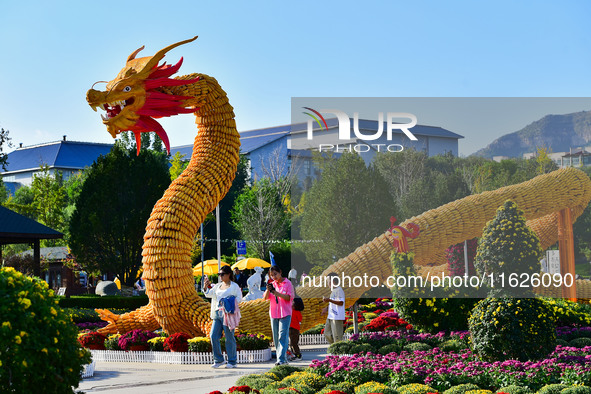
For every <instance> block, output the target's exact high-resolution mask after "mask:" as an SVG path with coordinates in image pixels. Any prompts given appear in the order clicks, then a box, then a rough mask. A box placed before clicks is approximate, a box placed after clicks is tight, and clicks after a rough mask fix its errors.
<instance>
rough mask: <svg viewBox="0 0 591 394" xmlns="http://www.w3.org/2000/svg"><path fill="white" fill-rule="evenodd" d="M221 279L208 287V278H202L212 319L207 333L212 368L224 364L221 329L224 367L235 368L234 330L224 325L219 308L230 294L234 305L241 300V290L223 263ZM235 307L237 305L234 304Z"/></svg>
mask: <svg viewBox="0 0 591 394" xmlns="http://www.w3.org/2000/svg"><path fill="white" fill-rule="evenodd" d="M219 277H220V279H221V282H220V283H217V284H215V285H214V286H213V287H211V288H209V286H210V282H209V278H207V277H205V279H204V280H203V288H204V289H206V291H205V293H204V294H205V296H206V297H207V298H211V313H210V317H211V319H212V320H213V324H212V325H211V332H210V334H209V337H210V340H211V348H212V350H213V358H214V364H213V365H212V368H219V367H221V366H222V365H224V364H225V361H224V356H223V355H222V346H221V344H220V339H221V338H222V331H223V332H224V333H225V335H226V353H227V354H228V364H227V365H226V368H236V363H237V361H238V360H237V356H236V338H235V337H234V330H233V329H232V330H231V329H230V328H229V327H228V326H227V325H224V315H223V312H222V311H221V310H220V301H221V300H222V299H224V298H228V297H231V296H234V297H236V301H237V302H236V305H237V304H238V303H240V302H241V301H242V290H240V287H239V286H238V285H237V284H236V283H235V282H233V281H232V280H233V278H234V276H233V275H232V269H231V268H230V267H229V266H227V265H224V266H223V267H222V268H221V269H220V272H219ZM236 307H237V306H236Z"/></svg>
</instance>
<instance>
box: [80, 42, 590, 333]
mask: <svg viewBox="0 0 591 394" xmlns="http://www.w3.org/2000/svg"><path fill="white" fill-rule="evenodd" d="M195 38H197V37H195ZM195 38H193V39H191V40H186V41H182V42H179V43H176V44H173V45H171V46H169V47H167V48H165V49H163V50H161V51H159V52H158V53H157V54H156V55H154V56H152V57H145V58H138V59H136V58H135V56H136V55H137V53H138V52H139V51H140V50H141V49H143V47H142V48H140V49H138V50H137V51H135V52H134V53H132V54H131V55H130V56H129V58H128V60H127V64H126V67H125V68H123V70H121V72H120V73H119V75H118V76H117V78H116V79H114V80H113V81H111V82H109V83H108V84H107V89H106V90H105V91H97V90H94V89H91V90H89V91H88V93H87V100H88V102H89V104H90V105H91V107H92V108H93V109H95V110H96V108H102V109H105V110H106V111H107V116H106V117H103V123H104V124H105V125H106V126H107V130H108V131H109V132H110V133H111V134H112V135H113V136H116V135H117V134H118V133H119V132H120V131H121V130H131V131H133V132H134V133H135V134H136V138H137V139H138V141H139V134H140V133H141V132H145V131H156V132H157V133H158V135H159V136H160V137H161V138H162V140H163V141H164V143H165V144H166V146H167V149H168V148H169V144H168V138H167V136H166V133H165V132H164V130H163V129H162V127H161V126H160V125H159V124H158V122H156V121H155V120H154V118H158V117H163V116H171V115H175V114H178V113H189V112H191V113H195V115H196V117H197V119H196V123H197V126H198V134H197V137H196V138H195V143H194V146H193V154H192V157H191V160H190V163H189V166H188V167H187V169H186V170H185V171H184V172H183V173H182V174H181V175H180V176H179V177H178V178H177V179H176V180H175V181H173V182H172V184H171V185H170V187H169V188H168V189H167V190H166V192H165V193H164V196H163V197H162V198H161V199H160V200H159V201H158V202H157V203H156V205H155V206H154V209H153V211H152V214H151V215H150V219H149V220H148V224H147V227H146V233H145V235H144V246H143V253H142V255H143V260H142V263H143V279H144V280H145V283H146V293H147V295H148V298H149V300H150V301H149V304H148V305H146V306H144V307H142V308H139V309H137V310H135V311H132V312H130V313H126V314H123V315H116V314H113V313H111V312H109V311H106V310H97V311H98V312H99V313H100V315H101V317H102V318H103V319H104V320H106V321H109V322H110V324H109V325H108V326H107V327H105V328H103V329H101V330H100V331H101V332H103V333H115V332H119V333H124V332H128V331H131V330H133V329H145V330H154V329H156V328H158V327H162V328H163V329H164V330H165V331H167V332H168V333H174V332H185V333H188V334H191V335H208V334H209V331H210V328H211V319H210V317H209V313H210V312H209V311H210V304H209V302H207V301H204V300H203V299H201V298H200V297H199V296H198V295H197V292H196V290H195V287H194V279H193V271H192V268H191V259H190V252H191V246H192V242H193V239H194V237H195V235H196V234H197V231H198V228H199V225H200V224H201V222H202V221H203V220H204V218H205V216H206V215H207V214H208V213H209V212H211V211H212V210H213V209H214V208H215V206H216V205H217V204H218V202H219V201H220V200H221V199H222V198H223V197H224V195H225V194H226V192H227V191H228V189H229V188H230V186H231V184H232V181H233V178H234V175H235V172H236V168H237V164H238V160H239V157H238V154H239V149H240V141H239V134H238V132H237V131H236V124H235V121H234V112H233V108H232V106H231V105H230V104H229V102H228V98H227V96H226V93H225V92H224V91H223V90H222V89H221V88H220V86H219V84H218V83H217V81H216V80H215V79H214V78H211V77H209V76H207V75H203V74H191V75H187V76H182V77H176V78H174V79H170V78H168V77H169V76H171V75H172V74H174V73H175V72H176V71H177V70H178V68H179V67H180V65H181V63H182V59H181V62H179V63H178V64H176V65H175V66H167V65H166V64H164V65H161V66H159V65H158V62H159V61H160V60H161V59H162V58H163V57H164V55H165V54H166V52H168V51H169V50H170V49H172V48H174V47H176V46H178V45H181V44H184V43H187V42H190V41H193V40H194V39H195ZM138 146H139V144H138ZM507 199H511V200H513V201H515V202H516V203H517V205H518V206H519V208H521V209H522V210H523V211H524V212H525V215H526V218H527V219H528V225H530V227H532V229H533V230H534V231H535V232H536V233H537V234H538V236H539V237H540V239H541V243H542V246H543V247H547V246H549V245H551V244H553V243H554V242H556V240H557V237H558V235H557V230H556V212H557V211H559V210H561V209H563V208H570V209H571V210H572V213H573V217H574V218H576V217H578V216H579V215H580V214H581V213H582V212H583V210H584V209H585V207H586V205H587V203H588V202H589V200H591V180H589V178H588V177H587V176H586V175H585V174H584V173H583V172H581V171H579V170H575V169H563V170H558V171H555V172H553V173H550V174H546V175H541V176H539V177H536V178H534V179H532V180H531V181H528V182H525V183H522V184H519V185H513V186H508V187H505V188H501V189H499V190H496V191H492V192H485V193H481V194H478V195H473V196H469V197H466V198H463V199H461V200H457V201H454V202H452V203H449V204H446V205H443V206H441V207H439V208H437V209H433V210H430V211H428V212H425V213H423V214H421V215H419V216H417V217H413V218H411V219H409V220H408V221H406V222H404V223H402V226H403V227H404V226H405V225H407V224H408V223H409V222H414V223H416V224H417V225H418V226H419V227H420V231H421V233H420V236H419V237H418V238H416V239H409V240H408V246H409V249H410V251H412V252H414V253H415V263H416V264H418V265H422V266H426V265H428V264H429V265H433V263H442V262H443V253H444V250H445V249H446V248H447V247H448V246H450V245H453V244H456V243H458V242H461V241H464V240H465V239H470V238H473V237H476V236H479V235H481V233H482V229H483V227H484V226H485V224H486V222H487V221H488V220H490V219H491V218H492V217H493V216H494V214H495V212H496V209H497V208H498V207H499V206H500V205H502V204H503V202H504V201H505V200H507ZM391 241H392V240H391V237H390V236H389V235H388V234H383V235H381V236H380V237H377V238H375V239H374V240H373V241H371V242H369V243H367V244H365V245H363V246H361V247H359V248H357V249H356V250H355V251H354V252H353V253H351V254H350V255H349V256H347V257H345V258H343V259H341V260H339V261H337V262H336V263H335V264H333V265H332V266H331V267H329V268H328V269H327V270H325V272H324V275H326V274H328V273H329V272H336V273H339V274H340V273H345V274H347V275H349V276H351V277H352V276H355V275H361V276H363V275H364V274H367V273H369V274H371V275H376V276H379V277H380V278H381V279H382V280H384V279H385V278H386V277H388V276H389V275H391V273H392V271H391V268H390V263H389V257H390V253H391V252H392V244H391ZM425 269H430V270H433V271H434V272H436V271H442V270H445V267H444V266H442V265H440V266H438V267H425ZM327 287H328V286H327ZM327 287H300V288H298V289H297V292H298V295H300V296H301V297H302V298H303V299H304V301H305V304H306V308H305V310H304V312H303V313H302V315H303V321H302V330H306V329H307V328H310V327H312V326H313V325H315V324H317V323H319V322H322V321H323V320H324V319H325V317H324V316H323V315H322V314H321V310H322V308H323V307H324V306H326V304H323V303H322V302H321V297H322V296H326V295H328V292H329V290H328V288H327ZM367 290H368V288H366V287H363V286H361V287H345V294H346V295H347V296H348V297H349V298H348V299H347V302H346V304H347V305H351V304H352V303H353V302H354V301H355V300H356V299H357V298H359V297H360V296H361V295H362V294H363V293H364V292H365V291H367ZM240 309H241V314H242V320H241V322H240V328H241V329H244V330H249V331H257V332H262V333H265V334H267V335H269V334H270V333H271V327H270V323H269V317H268V313H269V312H268V311H269V304H268V303H267V302H265V301H263V300H255V301H248V302H242V303H241V304H240Z"/></svg>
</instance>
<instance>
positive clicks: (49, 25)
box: [0, 0, 591, 154]
mask: <svg viewBox="0 0 591 394" xmlns="http://www.w3.org/2000/svg"><path fill="white" fill-rule="evenodd" d="M590 14H591V3H589V2H586V1H562V2H557V1H553V2H550V1H523V2H513V1H494V2H493V1H490V2H472V1H448V2H440V1H421V2H410V1H407V2H398V1H396V2H395V1H369V2H366V3H364V4H363V5H362V4H361V3H359V2H352V1H339V2H336V1H325V2H311V1H298V2H291V3H288V2H271V1H264V2H263V1H249V2H238V1H225V2H214V1H175V2H163V1H144V2H135V1H126V2H117V3H109V2H77V1H53V2H41V1H26V0H24V1H20V2H9V1H4V2H3V3H2V4H1V5H0V48H1V53H2V61H1V62H0V127H2V128H4V129H8V130H10V135H11V137H12V138H13V142H14V143H15V144H18V143H20V142H22V143H23V144H25V145H31V144H35V143H40V142H48V141H55V140H59V139H61V138H62V135H64V134H66V135H68V139H70V140H77V141H96V142H112V138H111V136H110V135H109V134H108V133H107V131H106V129H105V127H104V126H103V125H102V124H101V121H100V116H99V115H98V114H97V113H95V112H94V111H92V110H91V109H90V107H89V106H88V105H87V104H86V101H85V93H86V91H87V90H88V89H89V88H90V87H91V86H92V84H93V83H94V82H96V81H99V80H110V79H113V78H114V77H115V75H116V74H117V73H118V71H119V70H120V69H121V68H122V67H123V65H124V64H125V59H126V58H127V56H128V55H129V54H130V53H131V52H133V51H134V50H135V49H136V48H138V47H140V46H141V45H145V46H146V49H145V50H144V51H143V52H142V55H152V54H154V53H155V52H156V51H157V50H159V49H161V48H163V47H165V46H167V45H169V44H171V43H174V42H177V41H181V40H184V39H187V38H190V37H193V36H195V35H199V39H198V40H197V41H196V42H194V43H191V44H188V45H185V46H182V47H179V48H176V49H174V50H173V51H171V52H169V54H168V55H167V56H166V58H165V59H166V60H167V61H168V62H169V63H171V62H176V61H177V60H178V59H179V58H180V57H181V56H182V57H184V59H185V62H184V64H183V67H182V68H181V70H180V72H179V74H180V75H182V74H183V73H192V72H202V73H206V74H209V75H212V76H214V77H215V78H216V79H217V80H218V81H219V82H220V84H221V85H222V87H223V88H224V89H225V90H226V91H227V92H228V95H229V97H230V101H231V103H232V105H233V106H234V108H235V112H236V115H237V123H238V128H239V130H250V129H254V128H260V127H270V126H276V125H281V124H287V123H289V122H290V121H291V107H290V100H291V97H587V96H590V94H589V92H591V78H589V64H591V59H590V57H591V50H590V49H591V48H590V47H591V25H590V24H589V23H588V16H589V15H590ZM573 112H574V111H573ZM533 120H535V119H524V124H523V126H525V124H527V123H530V122H531V121H533ZM162 123H163V125H164V127H165V129H166V131H167V133H168V135H169V138H170V141H171V144H172V145H173V146H177V145H184V144H191V143H192V142H193V138H194V136H195V131H196V129H195V125H194V120H193V117H192V116H191V115H182V116H178V117H176V119H170V120H167V121H163V122H162ZM452 131H454V130H452ZM510 131H515V130H499V131H498V133H499V135H502V134H504V133H506V132H510ZM460 134H462V133H460ZM463 135H464V136H465V137H466V138H465V139H464V140H462V141H461V142H460V152H461V153H463V154H469V153H472V152H473V151H475V150H476V149H478V148H481V147H484V146H485V145H486V144H487V143H489V142H491V141H492V140H493V139H494V138H495V137H497V136H499V135H492V134H491V133H490V132H483V131H480V132H479V130H474V131H471V132H470V133H468V134H466V133H463Z"/></svg>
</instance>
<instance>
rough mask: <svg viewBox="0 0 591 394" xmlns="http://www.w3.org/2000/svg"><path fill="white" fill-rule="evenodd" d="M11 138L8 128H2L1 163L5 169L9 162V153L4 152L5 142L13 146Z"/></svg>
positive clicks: (0, 136) (0, 133)
mask: <svg viewBox="0 0 591 394" xmlns="http://www.w3.org/2000/svg"><path fill="white" fill-rule="evenodd" d="M10 140H11V138H10V137H9V136H8V130H4V129H0V165H1V166H2V169H3V170H4V171H6V165H7V164H8V155H7V154H6V153H4V144H6V146H7V147H9V148H10V147H11V146H12V144H11V143H10Z"/></svg>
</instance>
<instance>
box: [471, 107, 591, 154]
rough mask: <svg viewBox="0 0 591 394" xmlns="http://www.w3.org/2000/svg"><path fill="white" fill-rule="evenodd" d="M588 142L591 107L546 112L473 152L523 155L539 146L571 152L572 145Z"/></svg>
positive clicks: (576, 145)
mask: <svg viewBox="0 0 591 394" xmlns="http://www.w3.org/2000/svg"><path fill="white" fill-rule="evenodd" d="M587 145H591V111H583V112H575V113H572V114H566V115H546V116H544V117H543V118H542V119H540V120H537V121H535V122H533V123H530V124H529V125H527V126H525V127H524V128H523V129H521V130H519V131H516V132H514V133H510V134H505V135H504V136H502V137H500V138H497V139H496V140H494V141H493V142H492V143H490V144H489V145H488V146H487V147H486V148H483V149H480V150H478V151H476V152H475V153H474V155H476V156H482V157H487V158H492V157H493V156H509V157H521V156H522V155H523V154H524V153H527V152H534V151H535V150H536V148H537V147H548V148H551V149H552V152H565V151H566V152H568V150H569V148H571V147H579V146H581V147H583V146H587Z"/></svg>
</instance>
